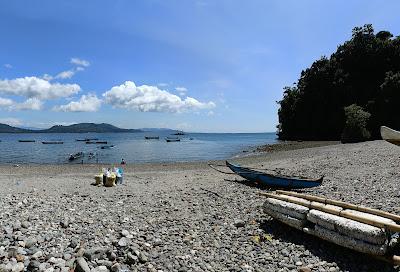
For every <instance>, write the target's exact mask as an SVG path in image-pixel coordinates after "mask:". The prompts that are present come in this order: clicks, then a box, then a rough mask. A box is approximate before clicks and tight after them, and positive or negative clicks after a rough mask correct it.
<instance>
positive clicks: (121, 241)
mask: <svg viewBox="0 0 400 272" xmlns="http://www.w3.org/2000/svg"><path fill="white" fill-rule="evenodd" d="M118 245H119V246H120V247H126V246H128V245H129V239H128V238H126V237H122V238H121V239H119V241H118Z"/></svg>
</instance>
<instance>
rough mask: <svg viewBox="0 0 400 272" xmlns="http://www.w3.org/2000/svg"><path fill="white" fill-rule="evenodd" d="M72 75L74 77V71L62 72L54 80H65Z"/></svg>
mask: <svg viewBox="0 0 400 272" xmlns="http://www.w3.org/2000/svg"><path fill="white" fill-rule="evenodd" d="M78 68H79V67H78ZM73 75H75V71H74V70H68V71H63V72H61V73H59V74H58V75H56V76H55V77H54V78H61V79H66V78H71V77H72V76H73Z"/></svg>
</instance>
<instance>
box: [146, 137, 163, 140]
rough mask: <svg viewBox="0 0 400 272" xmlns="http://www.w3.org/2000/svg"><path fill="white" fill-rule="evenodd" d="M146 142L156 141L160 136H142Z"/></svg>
mask: <svg viewBox="0 0 400 272" xmlns="http://www.w3.org/2000/svg"><path fill="white" fill-rule="evenodd" d="M144 138H145V139H146V140H158V139H160V136H144Z"/></svg>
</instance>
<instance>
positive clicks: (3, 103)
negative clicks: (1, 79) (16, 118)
mask: <svg viewBox="0 0 400 272" xmlns="http://www.w3.org/2000/svg"><path fill="white" fill-rule="evenodd" d="M13 104H14V101H12V100H11V99H8V98H2V97H0V108H6V107H10V106H11V105H13Z"/></svg>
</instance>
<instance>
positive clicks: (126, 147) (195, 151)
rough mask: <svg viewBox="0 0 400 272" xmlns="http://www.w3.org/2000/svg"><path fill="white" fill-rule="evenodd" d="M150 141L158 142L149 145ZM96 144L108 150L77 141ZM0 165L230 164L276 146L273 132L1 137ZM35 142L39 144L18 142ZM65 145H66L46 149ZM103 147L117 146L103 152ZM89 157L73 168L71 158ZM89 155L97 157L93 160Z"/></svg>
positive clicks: (66, 134) (76, 134)
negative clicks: (176, 139) (256, 150)
mask: <svg viewBox="0 0 400 272" xmlns="http://www.w3.org/2000/svg"><path fill="white" fill-rule="evenodd" d="M145 136H159V139H158V140H146V139H145ZM167 137H179V139H180V141H179V142H166V140H165V138H167ZM85 138H97V139H98V141H106V142H107V144H86V143H85V142H82V141H76V140H77V139H85ZM0 140H1V142H0V152H1V154H2V156H0V164H70V163H82V161H83V163H119V162H120V161H121V160H122V159H124V160H125V161H126V162H127V163H159V162H193V161H207V160H221V159H229V158H233V157H235V156H238V155H240V154H243V153H244V152H243V151H249V150H251V149H254V148H256V147H257V146H259V145H264V144H272V143H276V142H277V141H278V140H277V136H276V133H274V132H267V133H186V134H185V135H179V136H175V135H171V131H157V132H154V131H151V132H147V131H146V132H134V133H21V134H19V133H18V134H13V133H2V134H0ZM19 140H34V141H35V142H19ZM43 141H44V142H46V141H61V142H63V144H54V145H53V144H49V145H46V144H42V142H43ZM102 146H113V147H111V148H107V149H101V147H102ZM77 152H83V153H84V156H83V157H82V158H79V159H77V160H74V161H72V162H69V161H68V157H69V155H70V154H75V153H77ZM89 154H94V156H91V157H89Z"/></svg>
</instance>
